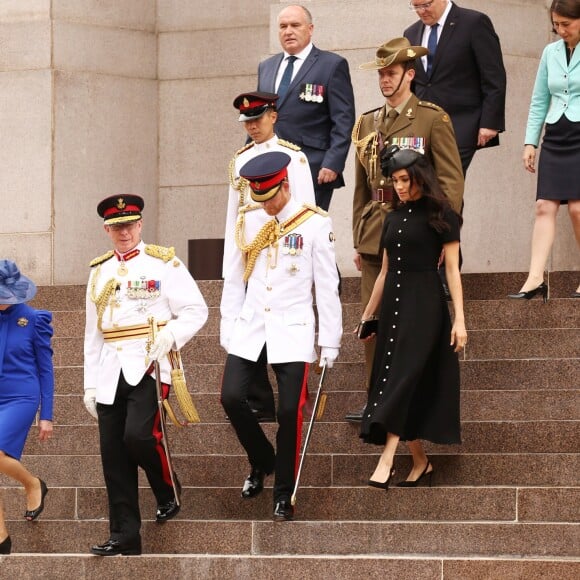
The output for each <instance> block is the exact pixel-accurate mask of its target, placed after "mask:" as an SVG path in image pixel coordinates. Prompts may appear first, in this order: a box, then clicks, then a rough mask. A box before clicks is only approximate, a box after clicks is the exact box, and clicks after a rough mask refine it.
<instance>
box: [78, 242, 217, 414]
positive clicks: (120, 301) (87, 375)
mask: <svg viewBox="0 0 580 580" xmlns="http://www.w3.org/2000/svg"><path fill="white" fill-rule="evenodd" d="M137 249H138V250H139V254H138V255H137V256H136V257H134V258H131V259H130V260H128V261H127V262H125V263H124V264H125V266H126V268H127V273H126V274H124V275H120V274H119V272H118V269H119V265H120V263H119V261H118V260H117V258H116V257H115V256H113V257H112V258H110V259H108V260H106V261H104V262H102V263H101V264H100V265H97V266H95V267H93V268H92V270H91V274H90V277H89V283H88V286H87V296H86V325H85V345H84V355H85V359H84V386H85V389H88V388H95V389H96V390H97V391H96V392H97V395H96V396H97V402H99V403H104V404H108V405H110V404H112V403H113V402H114V400H115V393H116V391H117V383H118V380H119V375H120V373H121V370H122V371H123V375H124V377H125V379H126V381H127V382H128V383H129V384H130V385H136V384H138V383H139V381H141V379H142V378H143V376H144V374H145V372H146V371H147V369H148V367H149V365H150V361H149V362H148V361H147V352H146V344H147V338H146V337H143V338H138V339H135V340H119V341H114V342H105V341H104V338H103V333H102V332H101V331H100V330H99V329H98V327H97V318H98V317H97V307H96V305H95V303H94V302H93V300H92V298H91V296H92V297H95V296H98V295H99V293H100V292H101V291H102V289H103V287H104V286H105V284H106V283H107V281H108V280H110V279H111V278H114V279H115V280H116V282H117V283H118V287H117V288H118V290H117V291H116V292H115V293H114V294H113V296H112V297H111V299H110V300H109V302H108V304H107V306H106V308H105V310H104V313H103V316H102V329H103V330H110V329H115V328H120V327H125V326H133V325H138V324H147V322H148V318H149V317H150V316H153V317H154V318H155V320H156V321H157V322H161V321H167V326H166V328H168V329H169V330H170V331H171V334H172V335H173V338H174V340H175V344H174V348H177V349H180V348H182V347H183V345H184V344H185V343H186V342H187V341H188V340H190V339H191V338H192V336H193V335H194V334H195V333H196V332H197V331H198V330H199V329H200V328H201V327H202V326H203V325H204V324H205V321H206V320H207V315H208V309H207V306H206V304H205V301H204V299H203V296H202V295H201V292H200V291H199V288H198V287H197V284H196V283H195V281H194V279H193V278H192V277H191V274H190V273H189V271H188V269H187V268H186V267H185V265H184V264H183V262H181V260H179V259H178V258H176V257H173V258H171V259H170V260H168V261H164V260H163V259H161V258H157V257H153V256H150V255H148V254H146V253H145V244H144V243H143V242H141V243H139V245H138V246H137ZM143 287H148V288H149V290H148V291H147V292H141V291H140V288H143ZM144 295H145V296H148V297H143V296H144ZM159 364H160V370H161V380H162V381H163V382H164V383H170V382H171V376H170V371H171V366H170V364H169V361H168V360H167V357H164V359H163V360H161V361H159Z"/></svg>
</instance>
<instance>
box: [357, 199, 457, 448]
mask: <svg viewBox="0 0 580 580" xmlns="http://www.w3.org/2000/svg"><path fill="white" fill-rule="evenodd" d="M427 204H428V202H427V200H426V198H419V199H418V200H417V201H414V202H408V203H406V204H403V205H402V206H400V207H399V208H398V209H397V210H395V211H393V212H391V213H390V214H389V215H388V216H387V218H386V220H385V223H384V226H383V233H382V237H381V248H383V249H386V250H387V255H388V265H389V269H388V273H387V277H386V280H385V286H384V291H383V297H382V305H381V316H380V321H379V330H378V334H377V336H376V338H375V340H376V341H377V344H376V350H375V358H374V362H373V371H372V377H371V389H370V392H369V397H368V402H367V405H366V408H365V411H364V414H363V420H362V424H361V434H360V437H361V438H362V439H363V440H364V441H365V442H366V443H373V444H377V445H384V444H385V442H386V438H387V433H394V434H396V435H399V436H400V438H401V440H404V441H412V440H414V439H425V440H428V441H431V442H433V443H439V444H452V443H460V442H461V435H460V420H459V361H458V358H457V354H456V353H455V352H454V351H453V347H452V346H451V345H450V344H449V343H450V336H451V319H450V316H449V309H448V306H447V301H446V299H445V295H444V293H443V288H442V285H441V281H440V278H439V275H438V273H437V262H438V259H439V255H440V253H441V249H442V246H443V244H444V243H447V242H452V241H458V240H459V221H458V216H457V214H455V213H454V212H453V211H452V210H448V211H447V212H445V221H446V222H447V223H448V224H449V226H450V230H448V231H444V232H441V233H440V232H437V231H436V230H435V229H434V228H433V227H431V226H430V224H429V222H428V218H429V211H428V207H427Z"/></svg>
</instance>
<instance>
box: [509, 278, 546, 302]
mask: <svg viewBox="0 0 580 580" xmlns="http://www.w3.org/2000/svg"><path fill="white" fill-rule="evenodd" d="M536 294H540V295H541V296H542V298H543V299H544V304H545V303H546V302H547V301H548V285H547V284H546V283H545V282H542V283H541V284H540V285H539V286H538V287H537V288H534V289H533V290H528V291H527V292H518V293H517V294H508V298H512V299H514V300H522V299H526V300H530V299H531V298H533V297H534V296H535V295H536Z"/></svg>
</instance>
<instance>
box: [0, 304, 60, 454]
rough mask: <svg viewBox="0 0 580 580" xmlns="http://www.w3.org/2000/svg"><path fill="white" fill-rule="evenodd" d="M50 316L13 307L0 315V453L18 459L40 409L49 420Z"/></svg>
mask: <svg viewBox="0 0 580 580" xmlns="http://www.w3.org/2000/svg"><path fill="white" fill-rule="evenodd" d="M51 319H52V314H51V313H50V312H46V311H44V310H35V309H34V308H31V307H30V306H28V305H26V304H16V305H14V306H11V307H10V308H8V309H7V310H3V311H1V312H0V449H1V450H2V451H4V453H6V454H7V455H9V456H10V457H14V458H15V459H20V457H21V456H22V450H23V449H24V444H25V442H26V437H27V435H28V432H29V430H30V426H31V425H32V422H33V421H34V417H35V415H36V413H37V411H38V407H39V405H40V419H43V420H48V421H50V420H52V407H53V396H54V371H53V365H52V347H51V344H50V341H51V337H52V327H51V325H50V322H51Z"/></svg>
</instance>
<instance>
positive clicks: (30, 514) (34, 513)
mask: <svg viewBox="0 0 580 580" xmlns="http://www.w3.org/2000/svg"><path fill="white" fill-rule="evenodd" d="M38 481H40V505H39V506H38V507H37V508H36V509H35V510H26V511H25V512H24V519H25V520H28V521H29V522H33V521H34V520H35V519H36V518H37V517H38V516H39V515H40V514H41V513H42V510H43V509H44V498H45V497H46V494H47V493H48V487H46V483H44V481H42V479H40V477H39V478H38Z"/></svg>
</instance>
